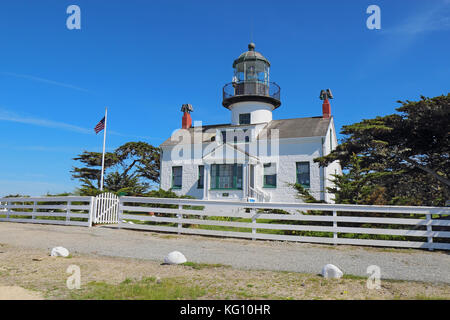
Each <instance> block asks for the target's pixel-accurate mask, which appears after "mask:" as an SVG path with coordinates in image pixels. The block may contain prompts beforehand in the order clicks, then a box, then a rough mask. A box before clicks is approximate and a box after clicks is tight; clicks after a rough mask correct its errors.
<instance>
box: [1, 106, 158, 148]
mask: <svg viewBox="0 0 450 320" xmlns="http://www.w3.org/2000/svg"><path fill="white" fill-rule="evenodd" d="M0 121H9V122H16V123H23V124H30V125H34V126H39V127H44V128H54V129H61V130H66V131H72V132H77V133H82V134H90V135H93V134H95V132H94V126H92V128H91V129H87V128H83V127H79V126H75V125H72V124H69V123H64V122H59V121H53V120H47V119H41V118H35V117H27V116H21V115H18V114H17V113H14V112H11V111H9V110H6V109H1V108H0ZM107 134H110V135H113V136H119V137H124V138H133V139H144V140H150V139H159V140H163V139H162V138H159V137H148V136H136V135H129V134H123V133H120V132H116V131H113V130H108V132H107Z"/></svg>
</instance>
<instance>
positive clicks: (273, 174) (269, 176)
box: [264, 163, 277, 188]
mask: <svg viewBox="0 0 450 320" xmlns="http://www.w3.org/2000/svg"><path fill="white" fill-rule="evenodd" d="M276 187H277V165H276V163H265V164H264V188H276Z"/></svg>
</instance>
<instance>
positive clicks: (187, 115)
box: [181, 112, 192, 129]
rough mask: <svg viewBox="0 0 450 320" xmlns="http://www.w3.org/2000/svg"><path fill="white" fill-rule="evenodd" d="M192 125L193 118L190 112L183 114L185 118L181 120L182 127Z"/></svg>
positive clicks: (185, 127)
mask: <svg viewBox="0 0 450 320" xmlns="http://www.w3.org/2000/svg"><path fill="white" fill-rule="evenodd" d="M190 127H192V118H191V114H190V113H189V112H185V113H184V114H183V118H182V120H181V128H183V129H189V128H190Z"/></svg>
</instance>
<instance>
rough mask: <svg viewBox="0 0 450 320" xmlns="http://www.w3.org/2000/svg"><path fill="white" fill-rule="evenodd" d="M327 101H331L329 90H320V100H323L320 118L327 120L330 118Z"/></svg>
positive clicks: (329, 106) (329, 108) (329, 107)
mask: <svg viewBox="0 0 450 320" xmlns="http://www.w3.org/2000/svg"><path fill="white" fill-rule="evenodd" d="M328 99H333V94H332V93H331V90H330V89H326V90H321V91H320V100H323V104H322V117H323V118H329V117H331V105H330V101H329V100H328Z"/></svg>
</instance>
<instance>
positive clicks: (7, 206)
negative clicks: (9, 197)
mask: <svg viewBox="0 0 450 320" xmlns="http://www.w3.org/2000/svg"><path fill="white" fill-rule="evenodd" d="M10 205H11V203H10V202H9V201H6V220H9V210H11V208H10Z"/></svg>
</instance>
